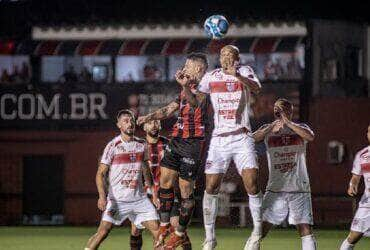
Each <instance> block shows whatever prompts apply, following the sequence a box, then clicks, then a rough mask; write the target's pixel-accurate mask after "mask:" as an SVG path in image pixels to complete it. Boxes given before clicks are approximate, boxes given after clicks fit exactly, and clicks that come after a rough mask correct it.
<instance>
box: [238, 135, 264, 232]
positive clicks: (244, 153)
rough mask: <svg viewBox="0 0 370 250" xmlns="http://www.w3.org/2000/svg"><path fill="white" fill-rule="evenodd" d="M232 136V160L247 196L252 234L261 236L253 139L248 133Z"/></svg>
mask: <svg viewBox="0 0 370 250" xmlns="http://www.w3.org/2000/svg"><path fill="white" fill-rule="evenodd" d="M234 138H235V141H234V142H233V152H234V155H233V160H234V162H235V165H236V168H237V170H238V173H239V174H240V175H241V177H242V179H243V184H244V187H245V190H246V191H247V193H248V196H249V209H250V212H251V215H252V220H253V232H252V235H253V236H255V237H261V230H262V212H261V208H262V193H261V191H260V188H259V183H258V162H257V155H256V151H255V145H254V139H253V138H252V137H251V136H250V135H248V134H241V135H236V136H234Z"/></svg>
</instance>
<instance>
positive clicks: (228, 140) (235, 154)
mask: <svg viewBox="0 0 370 250" xmlns="http://www.w3.org/2000/svg"><path fill="white" fill-rule="evenodd" d="M231 160H233V161H234V163H235V166H236V168H237V170H238V173H239V174H241V172H242V170H243V169H250V168H258V164H257V156H256V151H255V147H254V139H253V137H252V135H251V134H250V133H248V134H246V133H242V134H238V135H229V136H225V137H221V136H214V137H212V139H211V142H210V145H209V149H208V157H207V162H206V166H205V173H206V174H221V173H222V174H224V173H226V171H227V169H228V167H229V165H230V161H231Z"/></svg>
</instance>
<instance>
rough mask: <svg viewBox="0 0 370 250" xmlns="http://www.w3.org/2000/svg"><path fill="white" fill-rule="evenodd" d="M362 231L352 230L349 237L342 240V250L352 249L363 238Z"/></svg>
mask: <svg viewBox="0 0 370 250" xmlns="http://www.w3.org/2000/svg"><path fill="white" fill-rule="evenodd" d="M363 235H364V234H363V233H362V232H356V231H352V230H351V231H350V232H349V234H348V237H347V238H346V239H345V240H344V241H343V242H342V245H341V246H340V250H352V249H354V247H355V244H356V243H357V242H358V241H359V240H360V239H361V238H362V236H363Z"/></svg>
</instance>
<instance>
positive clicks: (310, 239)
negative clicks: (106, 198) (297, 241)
mask: <svg viewBox="0 0 370 250" xmlns="http://www.w3.org/2000/svg"><path fill="white" fill-rule="evenodd" d="M301 239H302V250H316V239H315V237H314V236H313V235H312V234H309V235H306V236H303V237H301Z"/></svg>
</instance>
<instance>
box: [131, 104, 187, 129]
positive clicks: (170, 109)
mask: <svg viewBox="0 0 370 250" xmlns="http://www.w3.org/2000/svg"><path fill="white" fill-rule="evenodd" d="M179 107H180V105H179V103H177V102H175V101H173V102H171V103H170V104H168V105H167V106H165V107H163V108H160V109H158V110H156V111H154V112H152V113H150V114H148V115H145V116H140V117H139V118H138V119H137V124H138V125H142V124H144V123H146V122H149V121H152V120H164V119H167V118H168V117H170V116H171V115H173V113H175V111H176V110H178V109H179Z"/></svg>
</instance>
